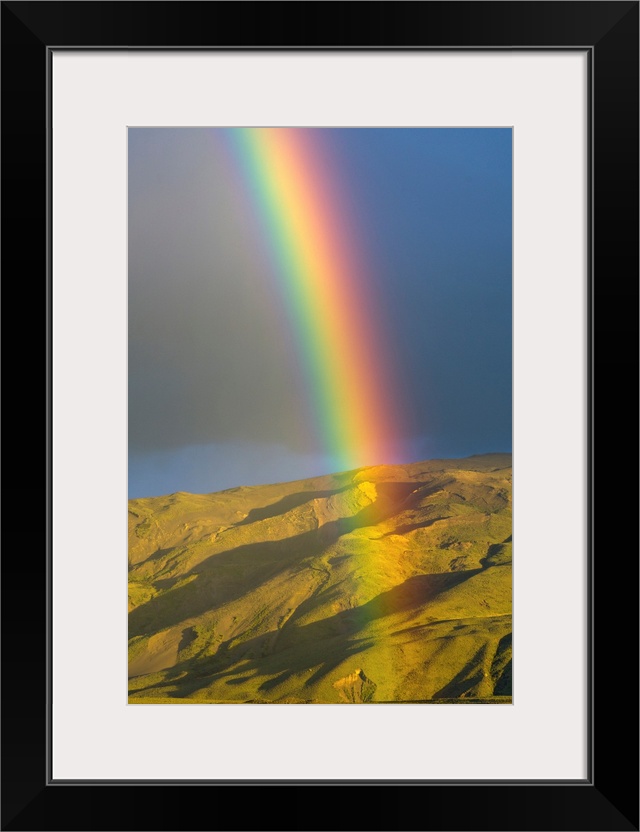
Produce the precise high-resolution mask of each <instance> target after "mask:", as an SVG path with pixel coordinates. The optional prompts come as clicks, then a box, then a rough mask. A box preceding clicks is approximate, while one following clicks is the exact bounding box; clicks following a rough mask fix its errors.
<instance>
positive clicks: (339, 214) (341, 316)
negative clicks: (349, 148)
mask: <svg viewBox="0 0 640 832" xmlns="http://www.w3.org/2000/svg"><path fill="white" fill-rule="evenodd" d="M228 132H229V133H230V134H231V143H232V146H233V148H234V151H235V154H236V158H237V159H238V161H239V165H240V168H241V171H242V174H243V177H244V179H245V181H246V184H247V186H248V189H249V191H250V196H251V200H252V202H253V204H254V206H255V207H256V209H257V213H258V216H259V220H260V223H261V225H262V227H263V229H264V232H265V235H266V237H267V241H268V245H269V249H270V251H271V253H272V255H273V257H274V261H275V264H276V271H277V273H278V275H279V279H280V281H281V285H280V291H281V295H282V298H283V301H284V303H285V304H286V307H287V312H288V315H289V319H290V322H291V326H292V327H293V331H294V334H295V338H296V341H297V343H298V345H299V348H300V350H301V356H302V364H303V368H304V371H305V374H306V376H307V378H308V395H309V397H310V400H311V404H312V408H311V409H312V412H313V413H314V414H315V419H316V430H317V432H318V434H319V436H320V438H321V441H322V444H323V449H324V451H325V452H326V453H328V454H329V455H331V457H332V458H333V461H334V463H335V465H336V466H337V469H338V470H346V469H352V468H358V467H361V466H363V465H374V464H382V463H392V462H399V461H400V455H401V452H400V448H399V447H398V444H399V443H398V441H397V438H398V436H399V435H400V434H399V427H400V426H399V423H398V413H397V412H394V411H395V408H396V405H397V403H398V401H399V399H398V397H397V395H396V391H395V389H394V385H393V384H392V381H393V378H392V373H391V371H390V368H389V367H388V365H387V354H388V353H386V352H385V349H384V347H385V344H384V338H383V337H382V333H380V332H379V329H380V327H379V325H378V324H376V323H375V318H374V312H375V309H374V306H375V303H374V302H373V298H372V290H371V287H370V286H369V285H368V283H367V276H366V270H365V269H364V268H363V266H362V264H361V263H360V257H359V250H358V245H357V242H356V241H354V240H352V239H350V237H349V234H348V229H349V223H348V222H347V220H348V217H346V216H344V213H345V205H346V202H345V199H344V197H343V196H342V195H341V193H340V188H339V187H338V183H337V181H336V176H335V173H334V169H333V167H332V165H331V159H330V155H329V154H328V153H327V148H326V144H323V142H322V132H323V131H322V130H311V129H289V128H239V129H235V130H230V131H228ZM376 328H377V330H378V331H376Z"/></svg>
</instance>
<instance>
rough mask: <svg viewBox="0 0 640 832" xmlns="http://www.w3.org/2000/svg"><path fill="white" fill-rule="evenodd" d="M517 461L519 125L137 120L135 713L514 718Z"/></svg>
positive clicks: (132, 368)
mask: <svg viewBox="0 0 640 832" xmlns="http://www.w3.org/2000/svg"><path fill="white" fill-rule="evenodd" d="M511 451H512V131H511V129H508V128H406V129H405V128H328V127H304V128H299V127H268V128H264V127H241V128H237V127H229V128H226V127H225V128H221V127H214V128H164V127H158V128H150V127H144V128H142V127H141V128H135V127H131V128H129V129H128V490H129V494H128V498H129V499H128V524H129V538H128V540H129V542H128V610H129V612H128V637H129V644H128V675H129V680H128V686H129V694H128V696H129V699H128V701H129V703H130V704H154V703H158V704H218V705H224V704H237V703H247V704H252V703H254V704H255V703H257V704H336V705H339V704H342V705H347V704H373V705H375V704H385V703H415V704H443V703H444V704H452V703H455V704H474V703H476V704H510V703H511V701H512V699H511V697H512V457H511Z"/></svg>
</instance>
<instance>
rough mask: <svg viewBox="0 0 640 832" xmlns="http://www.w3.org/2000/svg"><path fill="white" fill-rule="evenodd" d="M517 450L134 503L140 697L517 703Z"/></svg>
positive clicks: (133, 686) (132, 638)
mask: <svg viewBox="0 0 640 832" xmlns="http://www.w3.org/2000/svg"><path fill="white" fill-rule="evenodd" d="M511 548H512V544H511V455H510V454H490V455H484V456H476V457H469V458H467V459H462V460H461V459H455V460H431V461H428V462H421V463H415V464H411V465H402V466H379V467H373V468H363V469H359V470H357V471H349V472H346V473H342V474H336V475H331V476H325V477H318V478H314V479H309V480H302V481H298V482H290V483H284V484H278V485H266V486H252V487H247V488H234V489H230V490H228V491H223V492H219V493H215V494H203V495H197V494H187V493H182V492H181V493H177V494H171V495H169V496H165V497H154V498H147V499H137V500H131V501H130V502H129V676H130V679H129V701H130V702H132V703H142V702H175V703H179V702H218V703H219V702H274V703H275V702H279V703H293V702H312V703H340V702H342V703H346V702H355V703H361V702H372V703H382V702H412V701H413V702H418V701H431V702H433V701H443V700H447V701H455V702H461V703H464V702H466V703H469V702H474V701H475V702H478V701H487V702H509V701H511V700H510V697H511V629H512V626H511V580H512V578H511Z"/></svg>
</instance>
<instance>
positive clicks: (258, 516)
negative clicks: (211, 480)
mask: <svg viewBox="0 0 640 832" xmlns="http://www.w3.org/2000/svg"><path fill="white" fill-rule="evenodd" d="M349 488H353V485H351V484H349V485H345V486H343V487H342V488H334V489H331V490H330V491H299V492H298V493H297V494H288V495H287V496H286V497H283V498H282V499H281V500H278V501H277V502H276V503H271V504H270V505H268V506H264V507H263V508H252V509H251V511H250V512H249V514H247V516H246V517H245V518H244V520H240V521H239V522H238V523H235V524H234V525H236V526H249V525H251V523H258V522H259V521H260V520H270V519H271V518H272V517H277V516H278V515H279V514H286V513H287V512H288V511H292V510H293V509H294V508H299V507H300V506H303V505H304V504H305V503H310V502H311V500H319V499H322V498H323V497H333V496H334V494H341V493H342V492H343V491H347V490H348V489H349Z"/></svg>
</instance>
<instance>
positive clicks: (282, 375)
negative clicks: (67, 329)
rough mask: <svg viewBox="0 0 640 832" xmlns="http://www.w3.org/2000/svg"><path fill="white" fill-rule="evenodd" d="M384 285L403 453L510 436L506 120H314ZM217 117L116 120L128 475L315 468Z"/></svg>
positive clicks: (229, 476) (221, 479)
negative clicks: (402, 125)
mask: <svg viewBox="0 0 640 832" xmlns="http://www.w3.org/2000/svg"><path fill="white" fill-rule="evenodd" d="M323 134H324V135H323V141H326V142H327V144H328V146H329V147H330V149H331V153H330V158H331V159H332V160H333V163H334V164H335V165H336V167H337V174H338V175H339V177H340V180H341V181H342V183H343V185H344V188H345V191H346V193H348V195H349V204H350V207H351V210H352V216H353V221H354V227H353V233H354V235H356V237H357V240H358V242H359V246H360V247H361V248H362V249H363V251H364V252H365V254H366V262H367V264H368V265H369V267H370V274H369V276H368V279H370V280H371V282H372V284H374V285H375V290H376V291H377V293H378V294H379V296H381V297H382V299H383V306H384V310H385V314H386V318H387V331H388V332H389V333H390V343H389V347H388V348H389V350H390V351H391V352H392V357H393V365H394V366H395V367H396V372H397V374H398V379H399V387H400V388H401V389H402V390H403V396H404V404H405V406H406V409H407V415H408V420H407V421H408V423H409V428H408V431H409V432H410V435H407V436H406V437H405V443H406V461H417V460H419V459H427V458H437V457H444V456H452V457H458V456H467V455H469V454H474V453H485V452H490V451H510V450H511V360H512V355H511V301H512V291H511V249H512V238H511V226H512V224H511V211H512V181H511V138H512V137H511V130H508V129H413V128H412V129H335V130H333V129H331V130H329V129H323ZM223 147H224V143H223V142H221V141H219V135H216V131H215V130H205V129H157V130H156V129H148V128H145V129H130V130H129V492H130V496H131V497H137V496H150V495H155V494H164V493H170V492H173V491H178V490H185V491H194V492H209V491H217V490H221V489H224V488H229V487H234V486H237V485H250V484H258V483H266V482H278V481H286V480H292V479H298V478H303V477H308V476H314V475H318V474H322V473H327V472H328V471H330V470H332V469H333V463H332V460H331V459H330V458H328V457H327V456H326V455H325V454H324V453H323V449H322V448H320V447H318V446H317V445H316V444H314V442H313V439H312V438H311V437H310V435H309V431H308V429H307V428H308V423H309V412H308V406H309V403H308V401H307V400H306V399H305V397H304V396H303V395H302V394H301V391H300V389H298V388H297V387H296V385H295V384H293V383H292V378H294V377H295V364H296V362H295V356H294V355H293V352H295V349H296V345H295V343H294V342H293V341H292V334H291V332H290V328H289V326H288V323H287V320H286V316H285V315H284V307H283V304H282V303H281V300H280V299H279V298H278V297H277V293H276V292H274V286H276V285H277V282H276V281H274V279H273V274H270V270H271V269H272V268H273V265H272V264H271V265H269V264H267V263H266V262H265V252H264V250H263V249H262V248H261V246H260V243H259V241H258V239H257V236H256V228H255V217H253V216H252V212H251V206H250V205H248V204H247V196H246V194H242V193H241V192H240V191H241V188H239V185H238V181H239V180H238V173H237V171H234V170H231V169H230V166H231V163H230V157H229V156H228V154H226V153H225V152H224V149H223Z"/></svg>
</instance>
